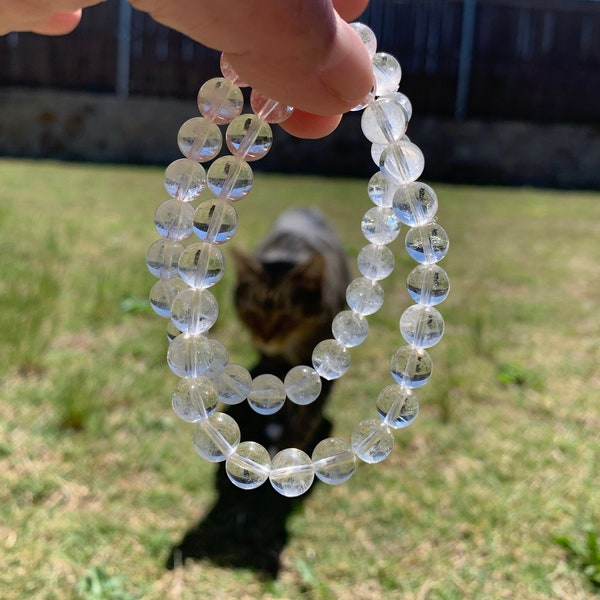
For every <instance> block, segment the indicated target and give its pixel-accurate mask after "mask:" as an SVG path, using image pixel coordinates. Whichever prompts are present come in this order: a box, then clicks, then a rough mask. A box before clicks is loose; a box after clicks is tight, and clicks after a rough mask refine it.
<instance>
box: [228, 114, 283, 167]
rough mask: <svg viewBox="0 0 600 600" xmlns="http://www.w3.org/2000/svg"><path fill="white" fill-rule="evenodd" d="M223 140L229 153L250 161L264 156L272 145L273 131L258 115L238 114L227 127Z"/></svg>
mask: <svg viewBox="0 0 600 600" xmlns="http://www.w3.org/2000/svg"><path fill="white" fill-rule="evenodd" d="M225 141H226V143H227V147H228V148H229V151H230V152H231V154H233V155H235V156H237V157H239V158H243V159H244V160H246V161H248V162H250V161H253V160H258V159H259V158H263V156H266V154H267V152H269V150H270V149H271V146H272V145H273V132H272V131H271V127H270V126H269V124H268V123H267V122H266V121H264V120H263V119H261V118H260V117H257V116H256V115H240V116H239V117H236V118H235V119H234V120H233V121H231V123H230V124H229V127H227V132H226V133H225Z"/></svg>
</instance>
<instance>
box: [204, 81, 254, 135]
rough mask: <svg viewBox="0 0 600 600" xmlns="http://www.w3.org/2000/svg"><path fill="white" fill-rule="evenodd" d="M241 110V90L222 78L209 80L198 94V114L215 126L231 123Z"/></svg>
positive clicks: (242, 100) (242, 98)
mask: <svg viewBox="0 0 600 600" xmlns="http://www.w3.org/2000/svg"><path fill="white" fill-rule="evenodd" d="M243 108H244V96H243V95H242V90H240V88H239V86H237V85H236V84H235V83H233V82H232V81H230V80H229V79H225V78H224V77H215V78H214V79H209V80H208V81H207V82H206V83H205V84H204V85H203V86H202V87H201V88H200V91H199V92H198V109H199V110H200V114H202V115H203V116H205V117H206V118H207V119H209V120H210V121H212V122H213V123H216V124H217V125H224V124H225V123H231V121H233V119H235V118H236V117H237V116H238V115H239V114H240V113H241V112H242V109H243Z"/></svg>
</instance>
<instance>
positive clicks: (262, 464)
mask: <svg viewBox="0 0 600 600" xmlns="http://www.w3.org/2000/svg"><path fill="white" fill-rule="evenodd" d="M270 470H271V457H270V456H269V453H268V452H267V450H266V448H265V447H264V446H261V445H260V444H257V443H256V442H242V443H241V444H239V445H238V447H237V448H236V449H235V452H234V453H233V454H231V455H230V456H229V457H228V458H227V462H226V463H225V471H226V472H227V477H229V480H230V481H231V482H232V483H233V484H234V485H236V486H237V487H239V488H242V489H243V490H254V489H256V488H257V487H259V486H261V485H262V484H263V483H264V482H265V481H266V480H267V479H268V478H269V472H270Z"/></svg>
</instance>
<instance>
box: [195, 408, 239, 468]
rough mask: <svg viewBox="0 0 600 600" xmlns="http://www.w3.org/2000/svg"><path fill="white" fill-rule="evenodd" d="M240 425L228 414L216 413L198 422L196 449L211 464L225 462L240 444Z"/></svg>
mask: <svg viewBox="0 0 600 600" xmlns="http://www.w3.org/2000/svg"><path fill="white" fill-rule="evenodd" d="M240 439H241V434H240V428H239V426H238V424H237V423H236V422H235V420H234V419H232V418H231V417H230V416H229V415H228V414H226V413H222V412H216V413H213V414H212V415H210V417H208V419H203V420H202V421H198V423H197V424H196V430H195V431H194V448H195V449H196V452H197V453H198V454H199V455H200V456H201V457H202V458H203V459H204V460H207V461H209V462H223V461H224V460H226V459H227V457H228V456H231V455H232V454H233V453H234V452H235V450H236V448H237V446H238V444H239V443H240Z"/></svg>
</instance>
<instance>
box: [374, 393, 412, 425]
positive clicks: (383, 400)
mask: <svg viewBox="0 0 600 600" xmlns="http://www.w3.org/2000/svg"><path fill="white" fill-rule="evenodd" d="M377 412H378V413H379V416H380V417H381V420H382V421H383V422H384V423H385V424H386V425H389V426H390V427H393V428H394V429H401V428H403V427H408V426H409V425H410V424H411V423H412V422H413V421H414V420H415V419H416V418H417V415H418V414H419V401H418V400H417V398H416V397H415V395H414V393H413V391H412V390H410V389H408V388H406V387H404V386H403V385H388V386H387V387H385V388H383V390H381V392H380V394H379V397H378V398H377Z"/></svg>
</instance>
